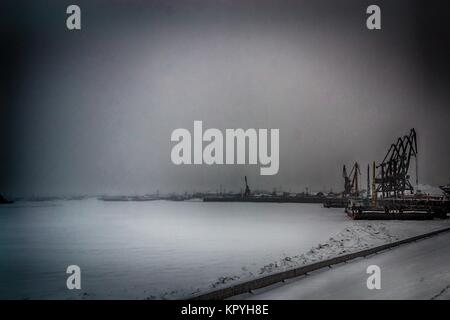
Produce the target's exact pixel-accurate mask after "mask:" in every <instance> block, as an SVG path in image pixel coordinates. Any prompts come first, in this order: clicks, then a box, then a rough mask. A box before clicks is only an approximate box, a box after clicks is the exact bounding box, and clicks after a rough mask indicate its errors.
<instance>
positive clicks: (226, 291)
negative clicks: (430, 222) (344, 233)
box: [189, 227, 450, 300]
mask: <svg viewBox="0 0 450 320" xmlns="http://www.w3.org/2000/svg"><path fill="white" fill-rule="evenodd" d="M447 231H450V227H449V228H444V229H440V230H436V231H432V232H429V233H425V234H421V235H418V236H414V237H411V238H406V239H403V240H399V241H395V242H391V243H387V244H383V245H381V246H377V247H373V248H370V249H365V250H361V251H358V252H353V253H349V254H345V255H341V256H338V257H335V258H331V259H328V260H323V261H319V262H315V263H311V264H308V265H304V266H301V267H299V268H295V269H291V270H287V271H282V272H279V273H275V274H270V275H268V276H264V277H261V278H256V279H253V280H250V281H246V282H242V283H238V284H236V285H233V286H231V287H227V288H222V289H218V290H213V291H210V292H206V293H203V294H200V295H198V296H195V297H192V298H190V299H189V300H223V299H226V298H229V297H233V296H236V295H239V294H243V293H246V292H250V291H251V290H256V289H260V288H263V287H267V286H269V285H272V284H274V283H278V282H281V281H284V280H286V279H290V278H295V277H299V276H301V275H305V274H307V273H308V272H312V271H315V270H318V269H321V268H324V267H329V266H331V265H333V264H338V263H342V262H346V261H349V260H352V259H355V258H359V257H366V256H368V255H371V254H374V253H377V252H380V251H383V250H386V249H390V248H393V247H397V246H399V245H402V244H405V243H410V242H413V241H416V240H420V239H424V238H427V237H431V236H435V235H438V234H440V233H443V232H447Z"/></svg>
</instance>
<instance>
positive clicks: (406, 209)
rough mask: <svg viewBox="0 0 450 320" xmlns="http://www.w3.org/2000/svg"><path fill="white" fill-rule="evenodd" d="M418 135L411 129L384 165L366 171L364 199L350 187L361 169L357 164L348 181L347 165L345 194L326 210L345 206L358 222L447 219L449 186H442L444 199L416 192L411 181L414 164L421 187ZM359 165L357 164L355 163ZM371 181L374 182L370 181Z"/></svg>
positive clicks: (449, 205) (388, 155)
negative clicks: (354, 176) (418, 163)
mask: <svg viewBox="0 0 450 320" xmlns="http://www.w3.org/2000/svg"><path fill="white" fill-rule="evenodd" d="M417 156H418V149H417V134H416V131H415V130H414V129H411V130H410V132H409V134H408V135H404V136H403V137H399V138H398V139H397V140H396V142H395V143H393V144H391V146H390V147H389V149H388V151H387V153H386V155H385V156H384V158H383V160H382V161H381V163H379V164H378V165H377V164H375V161H374V162H373V164H372V179H370V166H368V168H367V192H366V197H365V198H363V197H361V195H360V194H359V192H358V187H357V186H356V190H351V189H350V186H351V184H352V183H354V182H355V181H356V185H357V183H358V179H357V173H358V171H359V167H358V166H356V165H355V167H354V169H352V172H351V174H350V175H352V173H353V172H354V173H353V174H354V175H356V178H352V179H350V178H348V177H347V175H346V170H345V166H344V180H345V183H344V192H343V193H342V197H340V198H333V199H329V200H327V201H325V202H324V206H325V207H345V212H346V213H347V215H348V216H349V217H350V218H352V219H355V220H362V219H364V220H392V219H395V220H426V219H433V218H447V214H448V213H450V196H449V192H446V190H447V191H448V190H449V188H448V186H443V187H441V189H442V190H443V191H444V194H443V195H442V196H440V197H439V196H429V195H424V194H421V193H419V192H418V190H416V192H414V191H415V190H414V187H413V185H412V183H411V182H410V177H411V176H410V174H409V171H410V167H411V163H412V161H414V162H415V184H416V186H418V166H417ZM356 164H357V163H356ZM370 180H372V181H370Z"/></svg>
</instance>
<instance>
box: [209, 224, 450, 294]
mask: <svg viewBox="0 0 450 320" xmlns="http://www.w3.org/2000/svg"><path fill="white" fill-rule="evenodd" d="M448 226H449V223H448V221H429V222H422V221H420V222H415V221H410V222H406V223H405V222H403V221H394V222H392V221H390V222H382V221H375V222H374V221H358V222H355V224H353V225H351V226H349V227H347V228H345V229H344V230H342V231H341V232H339V233H338V234H336V235H335V236H333V237H331V238H329V239H328V240H327V241H325V242H323V243H320V244H318V245H317V246H315V247H313V248H311V249H310V250H309V251H308V252H306V253H302V254H298V255H293V256H286V257H284V258H282V259H280V260H278V261H275V262H272V263H269V264H266V265H264V266H263V267H260V268H259V269H255V270H250V269H251V268H250V267H243V268H242V271H243V272H242V273H241V274H239V275H230V276H224V277H220V278H218V279H217V281H215V282H214V283H213V284H211V286H210V290H214V289H219V288H223V287H227V286H230V285H233V284H234V283H236V282H237V281H239V282H242V281H246V280H250V279H252V278H255V277H262V276H265V275H269V274H272V273H277V272H282V271H286V270H289V269H293V268H298V267H301V266H303V265H307V264H310V263H314V262H317V261H321V260H326V259H330V258H334V257H337V256H340V255H343V254H348V253H353V252H357V251H361V250H364V249H368V248H371V247H375V246H379V245H383V244H386V243H391V242H394V241H398V240H401V239H404V238H408V237H412V236H416V235H419V234H423V233H426V232H431V231H433V230H437V229H441V228H445V227H448Z"/></svg>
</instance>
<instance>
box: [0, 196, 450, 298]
mask: <svg viewBox="0 0 450 320" xmlns="http://www.w3.org/2000/svg"><path fill="white" fill-rule="evenodd" d="M445 226H449V223H448V221H441V220H435V221H389V222H382V221H379V222H375V221H352V220H350V219H349V218H348V217H347V216H346V215H345V214H344V212H343V210H342V209H325V208H323V207H322V206H321V205H319V204H295V203H293V204H277V203H203V202H170V201H149V202H139V201H138V202H106V201H99V200H97V199H85V200H64V201H62V200H61V201H51V202H17V203H15V204H12V205H6V206H2V207H0V298H2V299H5V298H13V299H36V298H39V299H49V298H58V299H85V298H86V299H116V298H117V299H179V298H187V297H191V296H192V295H195V294H199V293H202V292H205V291H209V290H212V289H214V288H220V287H223V286H229V285H232V284H234V283H237V282H241V281H245V280H249V279H252V278H254V277H259V276H262V275H265V274H269V273H272V272H278V271H282V270H285V269H288V268H292V267H296V266H299V265H302V264H305V263H309V262H313V261H316V260H320V259H326V258H328V257H331V256H334V255H337V254H343V253H346V252H349V251H357V250H360V249H363V248H367V247H369V246H373V245H378V244H381V243H386V242H390V241H395V240H397V239H401V238H405V237H409V236H413V235H417V234H421V233H424V232H429V231H432V230H436V229H440V228H442V227H445ZM72 264H76V265H79V266H80V267H81V272H82V284H81V287H82V289H81V290H80V291H75V290H74V291H69V290H67V288H66V286H65V283H66V279H67V274H66V273H65V271H66V268H67V266H68V265H72Z"/></svg>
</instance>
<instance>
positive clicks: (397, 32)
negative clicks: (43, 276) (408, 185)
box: [0, 0, 450, 195]
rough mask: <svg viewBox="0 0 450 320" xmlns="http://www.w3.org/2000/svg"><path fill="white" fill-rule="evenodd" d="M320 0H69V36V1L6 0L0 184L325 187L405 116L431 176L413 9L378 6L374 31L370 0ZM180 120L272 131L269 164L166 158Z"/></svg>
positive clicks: (432, 124)
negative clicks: (262, 171) (276, 152)
mask: <svg viewBox="0 0 450 320" xmlns="http://www.w3.org/2000/svg"><path fill="white" fill-rule="evenodd" d="M329 2H330V3H327V2H325V1H277V2H275V1H231V0H230V1H225V0H224V1H216V0H213V1H206V0H205V1H148V2H147V1H130V2H126V3H127V4H125V1H109V2H102V1H96V2H95V4H93V3H91V2H89V1H77V3H78V4H79V5H80V7H81V9H82V30H81V31H78V32H69V31H67V30H66V29H65V18H66V15H65V7H66V6H67V5H68V4H71V3H65V2H64V1H62V2H61V3H58V4H55V3H54V2H48V4H47V5H45V6H43V5H40V4H33V5H31V4H27V3H24V4H17V5H16V4H10V9H11V11H10V12H11V14H10V20H9V22H10V23H11V26H12V27H13V28H12V30H13V31H12V32H11V34H12V35H13V36H11V37H10V39H9V40H10V41H11V43H12V44H11V46H10V48H11V49H14V50H15V53H14V55H12V56H13V58H12V60H13V61H12V62H14V63H11V64H10V71H11V73H12V75H13V76H12V78H11V79H10V80H11V81H12V82H10V87H11V90H8V92H7V93H6V95H5V97H6V100H5V101H6V103H5V104H3V103H2V109H3V110H2V115H3V116H2V120H1V121H2V130H3V131H2V134H3V136H4V137H6V138H5V139H4V140H5V145H6V147H5V148H4V149H3V150H2V151H1V152H2V154H1V157H0V160H1V163H0V178H1V179H0V192H2V193H6V194H10V195H43V194H73V193H76V194H92V193H96V194H98V193H147V192H154V191H156V190H157V189H159V190H160V191H162V192H169V191H177V192H183V191H193V190H216V189H217V188H218V186H219V184H222V185H223V187H224V188H227V189H235V190H238V189H239V188H240V187H241V186H242V177H243V176H244V175H248V176H249V181H250V184H251V185H252V186H253V187H254V188H264V189H268V190H271V189H272V188H273V187H277V188H278V187H279V186H282V187H283V188H284V189H285V190H288V189H292V190H293V191H302V190H303V189H304V188H305V187H309V188H310V189H312V190H320V189H323V187H325V188H326V189H329V188H330V187H333V188H334V189H335V190H339V189H341V185H342V181H341V166H342V165H343V164H347V165H351V164H352V162H354V161H355V160H356V161H358V162H359V163H360V164H361V166H362V168H363V169H365V168H366V165H367V163H369V162H371V161H372V160H375V161H377V162H378V161H381V160H382V158H383V156H384V154H385V152H386V151H387V149H388V147H389V145H390V144H391V143H392V142H394V140H395V139H396V138H397V136H399V135H402V134H407V133H408V132H409V129H410V128H412V127H414V128H416V130H417V132H418V140H419V180H420V182H421V183H427V184H433V185H439V184H444V183H447V182H448V178H449V177H450V169H449V167H448V163H449V161H450V147H449V145H448V142H447V140H448V135H449V125H448V124H449V120H450V112H449V107H448V100H449V99H448V98H449V97H448V92H446V89H445V85H442V84H443V83H446V81H447V80H448V78H445V76H446V75H445V74H443V75H442V77H440V75H439V77H438V76H437V73H435V72H434V70H435V69H434V68H436V66H435V65H434V64H432V65H429V64H428V60H429V59H433V58H435V55H433V53H430V52H427V50H428V49H427V47H426V46H425V45H424V43H423V42H424V41H426V40H424V35H423V32H424V31H423V30H421V29H420V28H421V25H420V24H419V23H418V20H417V16H418V15H419V14H420V11H419V9H420V6H419V5H416V4H415V2H405V1H399V2H398V4H395V5H393V4H391V5H389V6H388V4H387V2H385V1H378V2H379V4H380V6H381V7H382V19H383V20H382V23H383V25H382V26H383V29H382V30H381V31H368V30H367V29H366V28H365V18H366V15H365V8H366V7H367V5H368V4H371V3H369V2H367V1H336V2H331V1H329ZM41 3H45V1H42V2H41ZM406 3H410V4H411V5H412V6H413V7H412V8H411V7H407V6H406V5H405V4H406ZM383 5H385V6H384V7H383ZM430 50H435V48H430ZM436 60H437V62H436ZM433 63H438V65H439V59H434V62H433ZM440 63H448V62H446V61H444V60H442V61H441V62H440ZM441 67H442V66H441ZM441 67H439V69H440V70H441V69H442V68H441ZM445 67H446V66H445ZM11 83H12V84H11ZM447 89H448V88H447ZM194 120H202V121H203V124H204V127H205V128H209V127H213V128H219V129H225V128H244V129H245V128H279V129H280V170H279V173H278V174H277V175H276V176H260V175H259V166H244V165H230V166H211V167H208V166H206V165H203V166H193V165H192V166H175V165H173V164H172V162H171V161H170V150H171V148H172V146H173V145H174V144H173V143H171V142H170V134H171V132H172V131H173V130H174V129H176V128H182V127H183V128H188V129H189V130H192V128H193V121H194ZM363 172H364V175H363V181H364V183H365V170H363ZM364 185H365V184H364Z"/></svg>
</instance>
